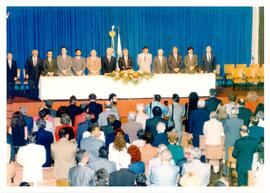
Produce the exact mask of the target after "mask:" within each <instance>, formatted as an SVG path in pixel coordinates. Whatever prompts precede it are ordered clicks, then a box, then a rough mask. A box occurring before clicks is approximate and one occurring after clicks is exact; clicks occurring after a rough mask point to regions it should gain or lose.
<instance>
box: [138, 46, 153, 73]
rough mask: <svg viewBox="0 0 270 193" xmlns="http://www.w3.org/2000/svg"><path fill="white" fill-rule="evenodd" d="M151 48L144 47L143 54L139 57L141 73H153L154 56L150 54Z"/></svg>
mask: <svg viewBox="0 0 270 193" xmlns="http://www.w3.org/2000/svg"><path fill="white" fill-rule="evenodd" d="M148 51H149V48H148V47H146V46H145V47H143V52H142V53H140V54H139V55H138V57H137V63H138V65H139V71H142V72H148V73H151V65H152V54H150V53H148Z"/></svg>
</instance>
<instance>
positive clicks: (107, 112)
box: [98, 101, 119, 127]
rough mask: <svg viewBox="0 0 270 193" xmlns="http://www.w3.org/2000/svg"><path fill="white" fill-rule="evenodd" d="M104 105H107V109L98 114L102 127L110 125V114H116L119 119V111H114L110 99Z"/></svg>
mask: <svg viewBox="0 0 270 193" xmlns="http://www.w3.org/2000/svg"><path fill="white" fill-rule="evenodd" d="M104 107H105V111H104V112H102V113H100V114H99V116H98V125H99V126H100V127H103V126H106V125H108V122H107V118H108V116H109V115H114V116H115V117H116V119H117V120H119V116H118V113H116V112H114V111H112V104H111V102H110V101H107V102H106V103H105V106H104Z"/></svg>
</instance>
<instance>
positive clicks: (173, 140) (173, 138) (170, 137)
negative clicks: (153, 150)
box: [168, 131, 178, 144]
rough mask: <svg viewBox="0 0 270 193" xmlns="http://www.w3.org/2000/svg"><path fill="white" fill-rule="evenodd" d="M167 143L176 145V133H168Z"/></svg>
mask: <svg viewBox="0 0 270 193" xmlns="http://www.w3.org/2000/svg"><path fill="white" fill-rule="evenodd" d="M168 141H169V143H172V144H176V142H177V141H178V132H177V131H171V132H168Z"/></svg>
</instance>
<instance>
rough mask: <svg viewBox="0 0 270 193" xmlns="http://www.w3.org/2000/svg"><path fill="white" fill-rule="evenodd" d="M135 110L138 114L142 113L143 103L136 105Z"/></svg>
mask: <svg viewBox="0 0 270 193" xmlns="http://www.w3.org/2000/svg"><path fill="white" fill-rule="evenodd" d="M136 109H137V111H138V112H141V111H144V104H143V103H138V104H137V105H136Z"/></svg>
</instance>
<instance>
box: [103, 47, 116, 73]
mask: <svg viewBox="0 0 270 193" xmlns="http://www.w3.org/2000/svg"><path fill="white" fill-rule="evenodd" d="M101 66H102V71H103V74H106V73H111V72H113V71H115V70H116V58H115V57H113V49H112V48H107V51H106V56H104V57H103V58H101Z"/></svg>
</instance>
